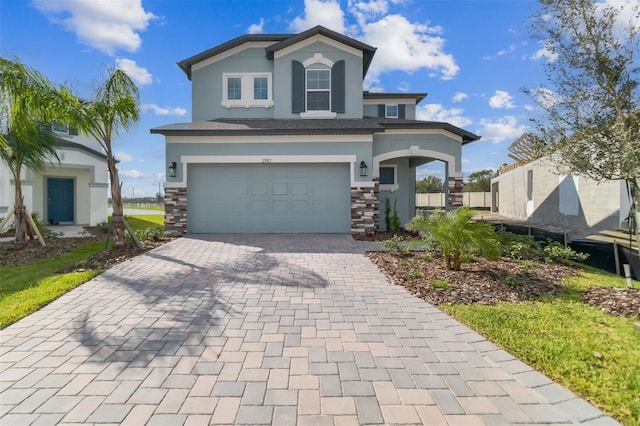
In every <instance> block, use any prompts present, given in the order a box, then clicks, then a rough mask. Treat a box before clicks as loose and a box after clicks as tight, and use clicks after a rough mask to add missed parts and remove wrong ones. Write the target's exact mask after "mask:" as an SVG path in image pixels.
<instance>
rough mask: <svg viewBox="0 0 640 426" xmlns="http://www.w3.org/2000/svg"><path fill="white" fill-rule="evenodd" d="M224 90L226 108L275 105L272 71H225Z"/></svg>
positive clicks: (223, 101)
mask: <svg viewBox="0 0 640 426" xmlns="http://www.w3.org/2000/svg"><path fill="white" fill-rule="evenodd" d="M222 90H223V93H222V102H221V104H222V106H223V107H226V108H231V107H244V108H249V107H265V108H269V107H272V106H273V100H272V94H271V73H246V74H244V73H225V74H223V85H222Z"/></svg>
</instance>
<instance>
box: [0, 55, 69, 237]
mask: <svg viewBox="0 0 640 426" xmlns="http://www.w3.org/2000/svg"><path fill="white" fill-rule="evenodd" d="M0 93H1V95H0V96H1V98H0V125H1V129H0V160H2V162H4V163H5V164H6V166H7V168H8V169H9V172H10V173H11V177H12V178H13V181H14V184H15V198H14V227H15V241H16V242H20V241H24V239H25V238H26V233H27V220H28V218H27V212H26V209H25V205H24V199H23V195H22V177H21V175H22V171H23V170H24V169H25V168H29V169H31V170H32V171H35V172H41V171H43V170H44V169H45V168H46V166H47V164H49V163H51V162H52V161H54V160H58V161H59V159H58V156H57V153H56V146H57V139H56V137H55V135H54V134H53V133H52V132H51V126H45V125H44V124H45V123H51V122H52V121H53V120H55V119H58V120H65V118H66V117H67V116H68V113H69V112H70V110H71V108H73V104H74V102H76V101H77V99H75V98H74V97H73V96H72V95H71V94H70V92H69V90H68V89H67V88H66V87H64V86H60V87H59V88H55V87H54V85H53V84H52V83H51V82H50V81H49V80H48V79H46V78H45V77H44V76H42V75H41V74H40V73H38V72H37V71H35V70H33V69H31V68H29V67H27V66H25V65H24V64H22V63H20V62H19V61H17V60H14V61H9V60H7V59H4V58H0Z"/></svg>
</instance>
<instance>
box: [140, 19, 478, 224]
mask: <svg viewBox="0 0 640 426" xmlns="http://www.w3.org/2000/svg"><path fill="white" fill-rule="evenodd" d="M375 50H376V49H375V48H373V47H371V46H368V45H366V44H363V43H361V42H359V41H357V40H354V39H352V38H349V37H345V36H343V35H341V34H338V33H336V32H334V31H331V30H328V29H326V28H324V27H320V26H318V27H315V28H312V29H310V30H308V31H305V32H302V33H300V34H277V35H268V34H251V35H243V36H240V37H238V38H235V39H233V40H231V41H228V42H226V43H224V44H221V45H219V46H216V47H213V48H212V49H209V50H207V51H204V52H202V53H199V54H197V55H195V56H192V57H190V58H188V59H185V60H183V61H181V62H179V63H178V65H179V67H180V68H181V69H182V70H183V71H184V72H185V74H186V75H187V77H188V78H189V80H191V82H192V121H191V122H189V123H179V124H169V125H166V126H161V127H157V128H154V129H151V133H157V134H162V135H164V136H165V142H166V159H167V163H168V166H169V170H168V177H167V182H166V184H165V194H166V196H165V209H166V211H165V213H166V214H165V227H166V232H167V233H168V234H169V235H181V234H183V233H186V232H190V233H222V232H248V233H252V232H255V233H269V232H271V233H292V232H293V233H295V232H317V233H349V232H352V233H372V232H374V231H375V230H376V229H378V228H379V227H384V220H383V216H384V211H381V209H383V206H384V200H385V199H386V198H390V199H391V201H392V203H391V205H392V206H393V205H394V203H395V205H396V206H397V211H398V214H399V217H400V219H401V222H402V223H403V224H404V223H406V222H407V221H408V220H410V219H411V218H412V217H413V216H414V214H415V180H416V167H418V166H420V165H422V164H425V163H429V162H431V161H435V160H439V161H443V162H445V164H446V166H445V169H446V173H447V177H446V179H447V180H446V181H447V183H448V185H447V186H448V189H449V194H448V205H449V206H458V205H461V204H462V202H461V200H462V198H461V196H462V194H461V191H462V169H461V163H462V161H461V149H462V145H464V144H466V143H469V142H472V141H475V140H477V139H479V136H476V135H474V134H472V133H470V132H467V131H465V130H463V129H460V128H458V127H455V126H452V125H450V124H447V123H436V122H425V121H417V120H415V111H416V105H417V104H418V103H419V102H420V101H422V99H424V97H425V96H426V94H424V93H417V94H416V93H394V94H389V93H370V92H366V91H365V92H363V90H362V83H363V79H364V78H365V75H366V74H367V70H368V68H369V65H370V64H371V61H372V59H373V56H374V54H375ZM381 206H382V207H381Z"/></svg>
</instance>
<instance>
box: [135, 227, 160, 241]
mask: <svg viewBox="0 0 640 426" xmlns="http://www.w3.org/2000/svg"><path fill="white" fill-rule="evenodd" d="M136 237H138V239H139V240H140V241H152V242H156V241H162V239H163V238H164V229H162V228H161V227H160V226H155V227H152V228H145V229H139V230H137V231H136Z"/></svg>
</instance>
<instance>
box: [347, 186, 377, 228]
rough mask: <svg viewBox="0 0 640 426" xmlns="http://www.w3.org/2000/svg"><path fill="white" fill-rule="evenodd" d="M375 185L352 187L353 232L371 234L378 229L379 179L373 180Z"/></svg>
mask: <svg viewBox="0 0 640 426" xmlns="http://www.w3.org/2000/svg"><path fill="white" fill-rule="evenodd" d="M373 183H374V186H373V188H371V187H362V186H352V187H351V233H352V234H366V235H371V234H373V233H374V232H375V231H376V230H377V229H378V212H379V208H378V206H379V202H378V200H379V197H378V192H379V189H378V188H379V186H378V180H377V179H374V180H373Z"/></svg>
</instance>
